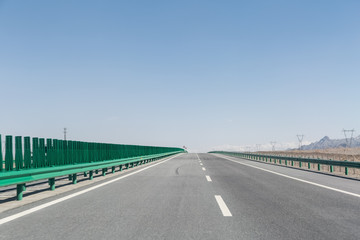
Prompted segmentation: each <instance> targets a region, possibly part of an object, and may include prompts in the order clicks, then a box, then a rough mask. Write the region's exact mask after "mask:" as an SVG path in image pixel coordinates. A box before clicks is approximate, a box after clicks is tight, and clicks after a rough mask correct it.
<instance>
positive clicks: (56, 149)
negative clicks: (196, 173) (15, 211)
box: [0, 135, 185, 200]
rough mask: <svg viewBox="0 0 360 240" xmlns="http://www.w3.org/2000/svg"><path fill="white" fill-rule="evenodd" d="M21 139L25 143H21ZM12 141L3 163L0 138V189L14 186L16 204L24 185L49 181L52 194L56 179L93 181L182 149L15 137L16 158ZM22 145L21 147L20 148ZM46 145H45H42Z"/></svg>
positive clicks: (9, 143)
mask: <svg viewBox="0 0 360 240" xmlns="http://www.w3.org/2000/svg"><path fill="white" fill-rule="evenodd" d="M23 139H24V141H23ZM12 140H13V137H12V136H6V141H5V161H4V160H3V154H2V146H1V143H2V141H1V135H0V186H8V185H15V184H16V185H17V194H16V198H17V200H21V199H22V197H23V192H24V191H25V190H26V183H28V182H32V181H37V180H41V179H49V185H50V189H51V190H55V177H60V176H64V175H69V180H72V182H73V183H74V184H76V182H77V173H84V175H85V176H87V173H89V179H90V180H91V179H93V171H94V170H95V171H96V172H97V171H98V169H101V170H102V174H103V175H105V174H106V172H107V170H108V168H112V172H114V171H115V167H116V166H119V170H120V171H122V170H123V169H128V168H131V167H134V166H137V165H141V164H145V163H148V162H152V161H155V160H158V159H160V158H164V157H167V156H170V155H174V154H177V153H182V152H185V150H184V149H182V148H170V147H153V146H137V145H120V144H107V143H91V142H80V141H65V140H57V139H46V141H45V139H44V138H32V144H30V143H31V141H30V140H31V139H30V137H24V138H22V137H20V136H17V137H15V158H14V155H13V151H14V149H13V147H14V146H13V141H12ZM23 142H24V144H22V143H23ZM45 142H46V144H45ZM123 167H125V168H123Z"/></svg>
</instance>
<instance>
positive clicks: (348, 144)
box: [342, 129, 355, 148]
mask: <svg viewBox="0 0 360 240" xmlns="http://www.w3.org/2000/svg"><path fill="white" fill-rule="evenodd" d="M342 131H343V132H344V136H345V141H346V148H351V143H352V140H353V136H354V132H355V129H350V130H346V129H343V130H342ZM349 136H350V139H349Z"/></svg>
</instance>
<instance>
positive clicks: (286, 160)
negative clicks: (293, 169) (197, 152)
mask: <svg viewBox="0 0 360 240" xmlns="http://www.w3.org/2000/svg"><path fill="white" fill-rule="evenodd" d="M209 153H218V154H224V155H229V156H234V157H240V158H245V159H249V160H256V161H263V162H269V163H279V164H284V165H286V166H288V165H289V166H294V162H298V163H299V164H298V165H299V167H300V168H301V167H302V163H307V164H308V169H310V168H311V165H310V164H311V163H313V164H317V170H318V171H320V170H321V165H328V166H329V171H330V172H333V171H334V169H333V167H334V166H339V167H344V168H345V175H348V173H349V170H348V168H360V162H349V161H333V160H323V159H314V158H298V157H285V156H274V155H262V154H255V153H242V152H226V151H212V152H209ZM282 162H283V163H282Z"/></svg>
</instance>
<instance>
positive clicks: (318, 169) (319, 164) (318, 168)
mask: <svg viewBox="0 0 360 240" xmlns="http://www.w3.org/2000/svg"><path fill="white" fill-rule="evenodd" d="M320 169H321V168H320V163H318V171H320Z"/></svg>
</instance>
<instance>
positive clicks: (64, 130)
mask: <svg viewBox="0 0 360 240" xmlns="http://www.w3.org/2000/svg"><path fill="white" fill-rule="evenodd" d="M66 130H67V128H64V140H65V141H66V133H67V132H66Z"/></svg>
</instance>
